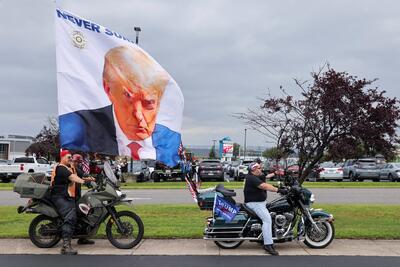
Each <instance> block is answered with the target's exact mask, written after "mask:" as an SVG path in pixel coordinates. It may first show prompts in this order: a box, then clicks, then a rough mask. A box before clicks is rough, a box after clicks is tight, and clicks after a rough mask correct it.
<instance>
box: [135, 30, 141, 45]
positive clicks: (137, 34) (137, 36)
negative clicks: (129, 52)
mask: <svg viewBox="0 0 400 267" xmlns="http://www.w3.org/2000/svg"><path fill="white" fill-rule="evenodd" d="M133 29H134V30H135V32H136V41H135V43H136V44H137V45H139V33H140V32H141V31H142V29H140V27H136V26H135V27H133Z"/></svg>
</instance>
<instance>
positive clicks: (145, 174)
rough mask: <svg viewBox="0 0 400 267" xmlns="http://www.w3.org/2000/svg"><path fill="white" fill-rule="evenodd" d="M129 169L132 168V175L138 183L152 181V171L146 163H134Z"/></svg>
mask: <svg viewBox="0 0 400 267" xmlns="http://www.w3.org/2000/svg"><path fill="white" fill-rule="evenodd" d="M128 167H131V168H132V174H133V176H134V177H135V178H136V182H145V181H148V180H150V170H149V167H148V166H147V164H146V163H145V162H143V161H133V162H132V166H128ZM129 170H130V168H129Z"/></svg>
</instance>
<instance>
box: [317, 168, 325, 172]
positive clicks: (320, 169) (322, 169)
mask: <svg viewBox="0 0 400 267" xmlns="http://www.w3.org/2000/svg"><path fill="white" fill-rule="evenodd" d="M317 171H318V172H323V171H325V169H324V168H319V169H318V170H317Z"/></svg>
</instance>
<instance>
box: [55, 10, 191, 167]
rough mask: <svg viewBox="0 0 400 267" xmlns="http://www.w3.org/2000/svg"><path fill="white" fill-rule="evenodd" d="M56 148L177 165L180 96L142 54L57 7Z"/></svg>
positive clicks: (127, 42)
mask: <svg viewBox="0 0 400 267" xmlns="http://www.w3.org/2000/svg"><path fill="white" fill-rule="evenodd" d="M55 20H56V52H57V86H58V111H59V123H60V141H61V147H62V148H68V149H74V150H80V151H84V152H97V153H101V154H107V155H126V156H131V157H133V159H135V160H139V159H155V160H158V161H161V162H163V163H164V164H166V165H168V166H175V165H177V163H178V161H179V159H180V158H179V155H178V149H179V145H180V143H181V126H182V116H183V105H184V101H183V95H182V92H181V90H180V88H179V86H178V84H177V83H176V82H175V81H174V79H173V78H172V77H171V76H170V75H169V74H168V72H167V71H166V70H164V69H163V68H162V67H161V66H160V65H159V64H158V63H157V61H155V60H154V59H153V58H152V57H151V56H150V55H149V54H148V53H146V52H145V51H144V50H143V49H141V48H140V47H139V46H137V45H136V44H135V43H133V42H132V41H131V40H129V39H128V38H126V37H124V36H123V35H121V34H119V33H117V32H115V31H112V30H111V29H109V28H106V27H104V26H101V25H99V24H97V23H94V22H91V21H89V20H86V19H83V18H80V17H78V16H76V15H74V14H72V13H70V12H67V11H64V10H62V9H59V8H57V9H56V10H55Z"/></svg>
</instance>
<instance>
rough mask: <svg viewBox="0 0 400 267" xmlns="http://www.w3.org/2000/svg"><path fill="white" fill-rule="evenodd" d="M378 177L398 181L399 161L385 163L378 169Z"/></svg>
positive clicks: (399, 180) (399, 178)
mask: <svg viewBox="0 0 400 267" xmlns="http://www.w3.org/2000/svg"><path fill="white" fill-rule="evenodd" d="M379 179H388V180H389V181H391V182H395V181H398V182H400V163H388V164H385V165H384V166H383V167H382V168H381V169H380V170H379Z"/></svg>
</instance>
